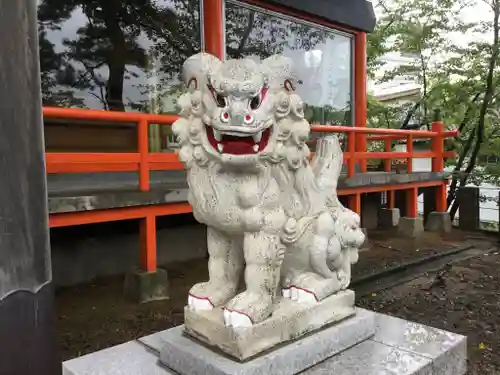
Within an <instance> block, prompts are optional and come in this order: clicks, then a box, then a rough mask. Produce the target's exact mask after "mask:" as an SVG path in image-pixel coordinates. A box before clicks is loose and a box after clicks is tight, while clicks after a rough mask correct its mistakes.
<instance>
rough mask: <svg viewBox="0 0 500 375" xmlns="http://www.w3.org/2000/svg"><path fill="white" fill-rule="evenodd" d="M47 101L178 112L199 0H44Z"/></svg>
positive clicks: (196, 38)
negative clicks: (180, 76) (181, 76)
mask: <svg viewBox="0 0 500 375" xmlns="http://www.w3.org/2000/svg"><path fill="white" fill-rule="evenodd" d="M38 20H39V36H40V62H41V71H42V72H41V75H42V91H43V103H44V105H56V106H64V107H82V108H92V109H105V110H117V111H124V110H128V111H144V112H174V111H175V97H176V96H177V93H178V91H179V90H180V82H179V80H178V79H177V76H178V74H179V72H180V69H181V65H182V63H183V62H184V60H185V59H186V58H187V57H189V56H190V55H192V54H195V53H197V52H199V51H200V16H199V0H38Z"/></svg>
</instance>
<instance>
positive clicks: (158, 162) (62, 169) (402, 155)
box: [43, 107, 457, 191]
mask: <svg viewBox="0 0 500 375" xmlns="http://www.w3.org/2000/svg"><path fill="white" fill-rule="evenodd" d="M43 114H44V116H45V118H58V119H67V120H87V121H107V122H120V123H136V124H137V126H138V131H137V133H138V136H137V142H138V143H137V144H138V152H136V153H76V152H70V153H68V152H64V153H54V152H49V153H47V172H48V173H83V172H125V171H126V172H133V171H136V172H138V173H139V188H140V190H141V191H149V189H150V181H149V172H150V171H156V170H179V169H183V165H182V164H181V163H180V162H179V160H178V158H177V154H176V153H151V152H149V145H148V125H149V124H158V125H167V126H170V125H171V124H172V123H173V122H174V121H175V120H176V119H177V117H176V116H168V115H155V114H142V113H129V112H112V111H96V110H82V109H73V108H72V109H68V108H53V107H45V108H44V110H43ZM312 130H313V131H314V132H321V133H344V134H346V135H347V145H348V146H347V147H348V148H347V151H346V152H345V153H344V161H345V162H346V163H347V166H348V168H347V169H348V177H352V176H354V173H355V166H356V164H358V163H360V162H361V161H366V160H368V159H385V170H386V171H390V168H391V164H390V163H391V160H392V159H407V160H408V172H411V164H412V163H411V159H412V158H432V159H433V171H435V172H441V171H443V167H444V162H443V160H444V158H446V157H452V156H454V153H453V152H444V138H446V137H454V136H456V135H457V131H448V132H445V131H444V129H443V124H442V123H440V122H436V123H434V124H433V125H432V131H418V130H396V129H378V128H360V127H350V126H323V125H315V126H312ZM357 134H375V136H371V137H368V141H384V142H385V145H386V146H385V151H384V152H366V151H365V152H356V135H357ZM404 138H406V139H407V151H406V152H392V151H391V149H390V145H391V141H392V140H396V139H404ZM415 138H430V139H432V145H433V147H432V150H431V151H427V152H414V151H413V147H412V146H413V139H415ZM360 164H361V166H362V172H366V163H360Z"/></svg>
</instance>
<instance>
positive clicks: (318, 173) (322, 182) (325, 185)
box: [311, 135, 344, 194]
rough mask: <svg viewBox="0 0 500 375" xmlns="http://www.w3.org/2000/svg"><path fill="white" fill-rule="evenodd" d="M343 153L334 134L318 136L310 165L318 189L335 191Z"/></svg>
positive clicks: (334, 192)
mask: <svg viewBox="0 0 500 375" xmlns="http://www.w3.org/2000/svg"><path fill="white" fill-rule="evenodd" d="M343 161H344V155H343V153H342V148H341V147H340V142H339V139H338V137H337V136H336V135H329V136H326V137H322V138H319V139H318V141H317V143H316V153H315V155H314V158H313V160H312V162H311V167H312V170H313V173H314V178H315V180H316V186H318V188H319V189H320V190H323V191H328V192H332V193H333V194H336V193H337V183H338V180H339V177H340V172H341V170H342V163H343Z"/></svg>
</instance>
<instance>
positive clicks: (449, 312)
mask: <svg viewBox="0 0 500 375" xmlns="http://www.w3.org/2000/svg"><path fill="white" fill-rule="evenodd" d="M468 242H469V243H470V242H474V244H476V245H478V246H483V247H484V248H487V247H488V246H491V245H490V243H491V242H490V241H484V239H483V240H480V238H477V239H474V238H472V239H471V237H470V236H469V237H468V236H467V234H464V233H461V232H458V231H457V232H454V233H453V235H451V236H447V237H446V238H442V237H439V236H435V235H427V234H426V236H425V237H424V238H423V239H421V240H414V241H409V240H408V239H403V238H398V237H397V236H394V235H392V236H388V235H387V232H373V233H372V232H370V242H369V243H368V244H367V246H366V250H365V251H363V252H362V253H361V254H360V261H359V263H358V264H357V265H356V266H355V270H354V273H355V275H358V276H363V275H364V274H370V273H373V272H378V271H380V270H383V269H384V268H387V267H391V266H393V265H395V264H398V263H401V262H405V261H409V260H411V259H412V258H421V257H422V256H424V255H432V254H436V252H438V251H439V249H451V248H454V247H457V246H462V245H464V244H465V243H468ZM499 266H500V255H498V253H497V254H493V255H490V256H483V257H480V258H474V259H472V260H467V261H464V262H459V263H456V264H454V265H453V266H451V267H447V268H446V269H444V270H443V271H441V272H438V273H437V274H430V275H426V276H424V277H420V278H419V279H416V280H413V281H412V282H409V283H406V284H402V285H399V286H397V287H394V288H391V289H389V290H386V291H383V292H380V293H374V294H372V295H369V296H368V297H363V298H362V299H360V300H359V301H358V305H360V306H362V307H365V308H368V309H371V310H375V311H378V312H382V313H386V314H390V315H394V316H398V317H402V318H405V319H409V320H412V321H416V322H419V323H423V324H427V325H431V326H434V327H438V328H442V329H446V330H449V331H452V332H456V333H460V334H464V335H467V336H468V343H469V359H470V361H469V369H470V372H469V375H479V374H480V375H490V374H497V373H500V352H499V349H500V332H498V330H499V329H500V328H498V327H500V298H499V297H500V273H499ZM167 270H168V271H169V273H170V279H171V285H170V290H171V298H170V299H169V300H166V301H157V302H152V303H148V304H143V305H137V304H134V303H131V302H129V301H127V300H124V299H123V298H122V282H123V278H122V277H110V278H103V279H99V280H96V281H95V282H93V283H91V284H86V285H80V286H77V287H71V288H64V289H61V290H59V291H58V292H57V294H56V301H57V309H58V334H59V346H60V352H61V357H62V359H63V360H67V359H70V358H74V357H77V356H81V355H83V354H86V353H90V352H93V351H96V350H100V349H104V348H106V347H109V346H113V345H117V344H120V343H123V342H126V341H129V340H133V339H135V338H137V337H141V336H144V335H148V334H150V333H153V332H157V331H160V330H164V329H167V328H170V327H173V326H176V325H179V324H182V323H183V308H184V304H185V301H186V296H187V292H188V290H189V288H190V287H191V286H192V285H193V284H194V283H196V282H198V281H203V280H206V278H207V270H206V260H205V259H203V260H198V261H193V262H186V263H182V264H172V265H170V266H168V267H167Z"/></svg>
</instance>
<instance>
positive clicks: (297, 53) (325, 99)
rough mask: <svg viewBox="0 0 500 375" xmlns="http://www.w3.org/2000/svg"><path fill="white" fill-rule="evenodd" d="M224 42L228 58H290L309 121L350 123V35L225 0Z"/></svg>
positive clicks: (330, 123) (331, 123) (313, 122)
mask: <svg viewBox="0 0 500 375" xmlns="http://www.w3.org/2000/svg"><path fill="white" fill-rule="evenodd" d="M226 42H227V46H226V52H227V56H228V57H230V58H241V57H251V58H252V57H253V58H255V59H263V58H266V57H268V56H270V55H273V54H283V55H285V56H288V57H291V58H293V60H294V62H295V66H296V69H297V74H298V77H299V79H300V81H301V84H300V85H299V87H298V88H297V91H298V93H299V94H300V95H301V97H302V99H303V100H304V102H305V103H306V111H305V112H306V117H307V119H308V120H309V122H310V123H312V124H323V125H351V124H352V108H351V106H352V100H351V82H352V81H351V69H352V63H351V57H352V56H351V55H352V52H351V51H352V45H351V43H352V38H351V37H350V36H348V35H345V34H341V33H339V32H335V31H333V30H330V29H325V28H322V27H320V26H314V25H312V24H309V23H305V22H302V21H300V20H296V19H292V18H285V17H284V16H280V15H279V14H275V13H271V12H268V11H264V10H257V8H249V7H245V6H244V5H243V4H240V3H236V2H235V3H234V4H233V3H232V2H231V3H227V4H226Z"/></svg>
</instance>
